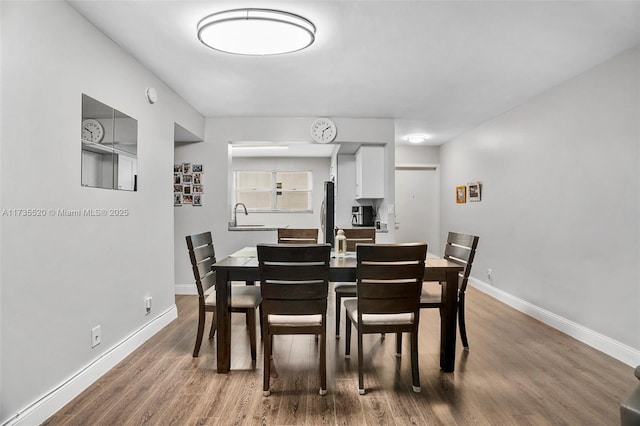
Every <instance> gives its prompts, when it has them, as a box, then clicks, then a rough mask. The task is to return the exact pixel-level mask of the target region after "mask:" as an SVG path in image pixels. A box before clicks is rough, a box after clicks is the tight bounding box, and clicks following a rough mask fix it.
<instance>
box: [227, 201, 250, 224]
mask: <svg viewBox="0 0 640 426" xmlns="http://www.w3.org/2000/svg"><path fill="white" fill-rule="evenodd" d="M238 206H242V208H243V209H244V215H245V216H247V215H249V212H248V211H247V206H245V205H244V203H236V205H235V206H233V222H232V225H231V226H233V227H236V226H238Z"/></svg>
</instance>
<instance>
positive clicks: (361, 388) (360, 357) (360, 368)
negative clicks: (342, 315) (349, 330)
mask: <svg viewBox="0 0 640 426" xmlns="http://www.w3.org/2000/svg"><path fill="white" fill-rule="evenodd" d="M363 363H364V354H363V349H362V333H361V332H360V330H359V329H358V393H359V394H360V395H364V392H365V391H364V366H363Z"/></svg>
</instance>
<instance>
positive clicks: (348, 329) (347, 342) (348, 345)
mask: <svg viewBox="0 0 640 426" xmlns="http://www.w3.org/2000/svg"><path fill="white" fill-rule="evenodd" d="M344 323H345V328H344V333H345V339H346V340H345V342H344V357H345V358H351V318H349V315H345V318H344Z"/></svg>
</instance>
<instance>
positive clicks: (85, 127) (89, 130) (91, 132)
mask: <svg viewBox="0 0 640 426" xmlns="http://www.w3.org/2000/svg"><path fill="white" fill-rule="evenodd" d="M84 129H85V130H86V131H87V132H89V133H91V137H93V132H92V131H91V130H89V129H87V128H86V127H85V128H84Z"/></svg>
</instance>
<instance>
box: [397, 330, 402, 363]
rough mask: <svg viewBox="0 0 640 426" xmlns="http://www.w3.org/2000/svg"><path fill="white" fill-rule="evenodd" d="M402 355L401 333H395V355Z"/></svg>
mask: <svg viewBox="0 0 640 426" xmlns="http://www.w3.org/2000/svg"><path fill="white" fill-rule="evenodd" d="M401 356H402V333H396V357H398V358H400V357H401Z"/></svg>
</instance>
